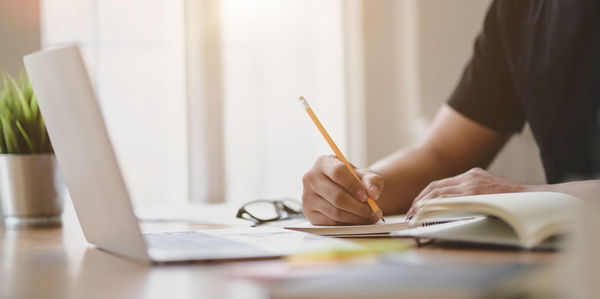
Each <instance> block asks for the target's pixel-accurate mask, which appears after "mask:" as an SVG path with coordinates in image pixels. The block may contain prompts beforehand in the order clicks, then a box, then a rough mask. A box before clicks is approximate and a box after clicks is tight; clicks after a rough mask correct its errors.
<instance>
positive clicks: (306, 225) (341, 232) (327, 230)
mask: <svg viewBox="0 0 600 299" xmlns="http://www.w3.org/2000/svg"><path fill="white" fill-rule="evenodd" d="M385 221H386V222H385V223H381V222H380V223H377V224H369V225H339V226H321V225H312V224H310V222H308V221H305V222H302V223H298V224H294V225H289V226H286V227H285V228H287V229H291V230H296V231H302V232H307V233H311V234H317V235H322V236H332V237H340V238H344V237H345V238H359V237H384V236H385V237H387V236H389V234H390V232H393V231H397V230H401V229H406V228H409V222H407V221H406V216H404V215H395V216H385Z"/></svg>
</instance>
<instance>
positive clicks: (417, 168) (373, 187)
mask: <svg viewBox="0 0 600 299" xmlns="http://www.w3.org/2000/svg"><path fill="white" fill-rule="evenodd" d="M508 138H509V136H507V135H504V134H501V133H498V132H496V131H493V130H490V129H488V128H486V127H483V126H481V125H479V124H477V123H475V122H473V121H471V120H469V119H467V118H466V117H464V116H462V115H461V114H459V113H457V112H456V111H454V110H452V109H451V108H450V107H448V106H444V107H442V109H441V110H440V112H439V113H438V115H437V116H436V118H435V120H434V122H433V125H432V128H431V130H430V132H429V134H428V136H427V138H426V139H425V141H424V142H423V143H422V144H421V145H419V146H417V147H415V148H412V149H408V150H405V151H401V152H399V153H397V154H394V155H392V156H390V157H388V158H386V159H383V160H381V161H379V162H377V163H375V165H373V166H372V167H371V169H356V172H357V174H358V175H359V177H361V181H362V182H358V181H357V180H356V179H355V178H354V177H353V176H352V174H351V173H350V171H348V169H347V168H346V167H345V165H344V164H343V163H342V162H341V161H339V160H337V159H336V158H335V157H332V156H323V157H321V158H319V159H318V160H317V162H316V163H315V165H314V166H313V168H312V169H311V170H310V171H309V172H307V173H306V174H305V175H304V178H303V185H304V192H303V195H302V203H303V209H304V214H305V216H306V217H307V219H308V220H309V221H311V222H312V223H314V224H324V225H336V224H346V223H353V224H359V223H363V224H364V223H373V222H375V221H377V220H378V219H377V218H376V217H374V215H372V212H371V211H370V209H369V207H368V206H367V204H366V203H365V201H366V196H367V195H369V196H371V197H372V198H373V199H376V200H378V204H379V205H380V207H381V208H382V210H383V212H384V214H395V213H401V212H405V211H406V210H407V209H408V208H409V207H410V205H411V203H412V201H413V199H414V198H415V196H417V194H419V192H420V191H421V190H422V189H423V187H425V186H427V184H429V183H430V182H431V181H434V180H437V179H440V178H444V177H448V176H453V175H456V174H459V173H461V172H464V171H465V170H467V169H470V168H472V167H486V166H487V165H488V164H489V163H490V162H491V161H492V159H493V157H494V156H495V155H496V154H497V153H498V151H499V150H500V149H501V148H502V146H503V145H504V144H505V143H506V141H507V140H508ZM384 187H385V188H384Z"/></svg>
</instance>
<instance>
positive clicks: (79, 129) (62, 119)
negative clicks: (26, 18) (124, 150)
mask: <svg viewBox="0 0 600 299" xmlns="http://www.w3.org/2000/svg"><path fill="white" fill-rule="evenodd" d="M24 62H25V67H26V69H27V73H28V75H29V78H30V80H31V83H32V86H33V90H34V92H35V94H36V96H37V99H38V104H39V106H40V111H41V113H42V116H43V117H44V120H45V123H46V127H47V130H48V134H49V136H50V140H51V142H52V145H53V147H54V151H55V155H56V159H57V161H58V164H59V167H60V168H61V170H62V173H63V176H64V179H65V182H66V185H67V188H68V189H69V193H70V195H71V199H72V201H73V206H74V207H75V212H76V214H77V217H78V219H79V223H80V224H81V228H82V230H83V232H84V235H85V238H86V240H87V241H88V242H89V243H92V244H94V245H96V246H97V247H99V248H101V249H103V250H106V251H108V252H111V253H114V254H117V255H120V256H123V257H127V258H130V259H134V260H137V261H141V262H144V263H166V262H186V261H206V262H209V261H212V262H214V261H231V260H243V259H266V258H277V257H282V256H286V255H290V254H294V253H298V252H303V251H307V250H317V249H320V248H324V247H330V246H342V247H344V246H348V247H352V246H357V245H355V244H354V243H349V242H346V241H342V240H337V239H332V238H325V237H319V236H314V235H310V234H306V233H301V232H295V231H290V230H286V229H283V228H276V227H257V228H250V227H249V228H242V229H239V228H237V229H216V230H204V231H185V232H167V233H149V234H142V232H141V230H140V228H139V226H138V222H137V218H136V217H135V215H134V212H133V208H132V204H131V200H130V198H129V195H128V192H127V187H126V185H125V182H124V180H123V177H122V174H121V171H120V169H119V165H118V163H117V159H116V157H115V153H114V151H113V147H112V145H111V142H110V139H109V136H108V134H107V130H106V126H105V123H104V120H103V118H102V113H101V110H100V107H99V104H98V101H97V100H96V97H95V96H94V91H93V89H92V85H91V83H90V79H89V77H88V74H87V71H86V68H85V65H84V62H83V59H82V56H81V53H80V50H79V48H78V47H77V46H69V47H63V48H56V49H50V50H45V51H40V52H37V53H33V54H30V55H27V56H25V57H24Z"/></svg>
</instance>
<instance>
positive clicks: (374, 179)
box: [357, 170, 383, 200]
mask: <svg viewBox="0 0 600 299" xmlns="http://www.w3.org/2000/svg"><path fill="white" fill-rule="evenodd" d="M357 174H358V175H359V176H360V178H361V181H362V183H363V184H364V185H365V187H366V189H367V194H368V195H369V197H371V198H372V199H374V200H377V199H379V197H380V196H381V192H382V191H383V177H382V176H380V175H379V174H377V173H375V172H373V171H371V170H362V171H360V172H357Z"/></svg>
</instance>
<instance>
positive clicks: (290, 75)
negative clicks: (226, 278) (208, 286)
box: [221, 0, 346, 201]
mask: <svg viewBox="0 0 600 299" xmlns="http://www.w3.org/2000/svg"><path fill="white" fill-rule="evenodd" d="M221 3H222V5H221V12H222V22H223V23H222V28H223V32H222V41H223V42H222V47H223V71H224V72H223V74H224V76H223V77H224V80H223V86H224V101H225V108H224V109H225V150H226V159H225V160H226V170H227V171H226V182H227V184H226V186H227V189H226V191H227V199H228V200H240V201H244V200H248V199H253V198H262V197H281V196H290V197H294V198H298V197H299V196H300V195H301V194H302V181H301V178H302V175H303V174H304V172H305V171H307V170H308V169H309V168H310V167H311V166H312V164H313V163H314V161H315V159H316V158H317V157H318V156H320V155H323V154H330V153H331V149H329V147H328V146H327V144H326V143H325V141H324V140H323V138H322V137H321V136H320V134H319V132H318V131H317V129H316V127H315V126H314V125H313V124H312V122H311V121H310V119H309V118H308V116H307V115H306V113H305V112H304V110H303V109H302V107H301V105H300V103H299V102H298V100H297V99H298V97H299V96H300V95H303V96H305V97H306V98H307V99H308V101H309V103H310V104H311V105H312V106H313V108H314V110H315V112H316V113H317V115H318V116H319V118H321V121H322V122H323V123H324V125H325V127H326V128H327V130H329V131H330V134H331V135H332V137H333V138H334V139H335V141H336V142H337V143H338V145H339V146H340V147H341V148H342V150H343V149H344V145H345V141H346V136H345V133H346V132H345V127H344V122H345V114H344V111H345V106H344V104H345V101H344V85H343V83H344V82H343V81H344V68H343V57H344V56H343V40H342V37H343V36H342V10H341V1H320V0H312V1H305V0H294V1H278V0H266V1H265V0H261V1H236V0H223V1H221Z"/></svg>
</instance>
